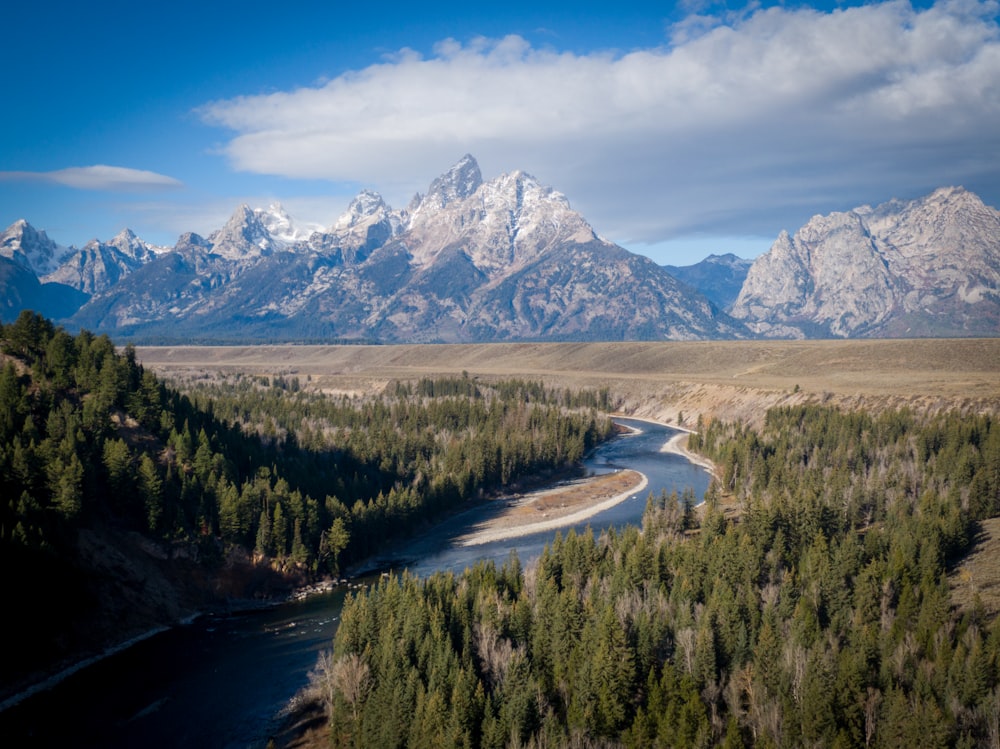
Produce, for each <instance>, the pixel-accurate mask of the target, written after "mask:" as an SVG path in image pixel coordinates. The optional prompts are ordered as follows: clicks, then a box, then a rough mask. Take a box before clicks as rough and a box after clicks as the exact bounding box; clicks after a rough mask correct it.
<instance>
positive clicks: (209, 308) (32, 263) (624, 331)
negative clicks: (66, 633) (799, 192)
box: [0, 155, 1000, 343]
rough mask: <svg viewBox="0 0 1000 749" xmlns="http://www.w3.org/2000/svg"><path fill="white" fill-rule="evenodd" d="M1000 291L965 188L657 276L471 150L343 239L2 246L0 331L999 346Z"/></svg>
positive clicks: (270, 230) (256, 222)
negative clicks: (931, 341)
mask: <svg viewBox="0 0 1000 749" xmlns="http://www.w3.org/2000/svg"><path fill="white" fill-rule="evenodd" d="M998 279H1000V213H998V212H997V211H996V210H995V209H993V208H989V207H987V206H985V205H983V203H982V201H980V200H979V199H978V198H977V197H976V196H975V195H974V194H972V193H970V192H968V191H965V190H963V189H961V188H943V189H941V190H938V191H936V192H934V193H933V194H932V195H930V196H927V197H926V198H922V199H919V200H915V201H909V202H900V201H890V202H889V203H886V204H883V205H881V206H878V207H877V208H870V207H861V208H857V209H854V210H853V211H848V212H846V213H834V214H830V215H829V216H825V217H821V216H817V217H814V218H813V219H812V220H810V222H808V223H807V224H806V225H805V226H804V227H802V228H801V229H799V230H798V231H797V232H796V233H795V235H794V236H789V235H788V234H787V233H782V234H781V235H780V236H779V237H778V239H777V241H776V242H775V243H774V245H773V246H772V248H771V250H770V251H769V252H767V253H765V254H764V255H761V256H760V257H759V258H757V260H755V261H754V262H753V263H752V264H751V262H750V261H748V260H743V259H740V258H737V257H735V256H733V255H721V256H715V255H713V256H711V257H709V258H707V259H706V260H705V261H703V262H701V263H698V264H696V265H694V266H687V267H674V266H667V267H661V266H658V265H656V264H655V263H654V262H653V261H652V260H650V259H648V258H646V257H643V256H640V255H636V254H633V253H631V252H629V251H627V250H625V249H623V248H622V247H619V246H618V245H615V244H613V243H611V242H609V241H607V240H606V239H603V238H602V237H600V236H599V235H598V234H597V233H596V232H595V231H594V229H593V228H592V227H591V226H590V225H589V224H588V223H587V221H586V220H585V219H584V218H583V217H582V216H581V215H580V214H579V213H578V212H576V211H574V210H573V209H572V208H571V207H570V204H569V202H568V201H567V199H566V198H565V197H564V196H563V195H562V194H561V193H559V192H557V191H556V190H554V189H552V188H551V187H547V186H545V185H542V184H540V183H539V182H538V180H536V179H535V178H533V177H532V176H530V175H528V174H526V173H524V172H521V171H515V172H513V173H511V174H503V175H501V176H499V177H497V178H495V179H493V180H489V181H485V180H484V179H483V177H482V174H481V172H480V169H479V165H478V164H477V163H476V161H475V159H474V158H473V157H471V156H468V155H467V156H465V157H463V158H462V159H461V160H460V161H459V162H458V163H456V164H455V165H454V166H453V167H452V168H451V169H449V170H448V171H447V172H445V173H444V174H442V175H441V176H439V177H438V178H437V179H435V180H433V181H432V182H431V184H430V186H429V187H428V189H427V192H426V194H423V195H420V194H418V195H416V196H414V198H413V200H411V201H410V204H409V205H408V206H407V207H406V208H405V209H394V208H392V207H390V206H389V205H387V204H386V202H385V201H384V200H383V198H382V197H381V196H380V195H379V194H378V193H375V192H373V191H370V190H364V191H362V192H361V193H360V194H359V195H358V196H357V197H356V198H354V200H353V201H352V202H351V203H350V205H349V206H348V208H347V211H346V212H345V213H344V214H343V215H342V216H341V217H340V218H338V219H337V221H336V222H334V224H333V225H332V226H330V227H327V228H322V227H300V226H298V225H297V224H296V223H295V222H294V221H293V220H292V219H291V217H289V216H288V215H287V213H285V211H284V210H283V209H282V208H281V206H280V205H272V206H270V207H269V208H267V209H251V208H250V207H249V206H246V205H242V206H240V207H239V208H237V210H236V211H235V212H234V213H233V215H232V216H231V217H230V219H229V220H228V221H227V222H226V224H225V225H224V226H223V227H221V228H220V229H218V230H217V231H215V232H213V233H212V234H210V235H209V236H208V237H201V236H199V235H197V234H194V233H187V234H183V235H181V237H180V238H179V239H178V241H177V243H176V244H175V245H174V246H173V247H157V246H153V245H150V244H148V243H146V242H144V241H142V240H141V239H139V238H138V237H136V236H135V235H134V234H133V233H132V232H131V231H129V230H127V229H126V230H124V231H122V232H121V233H120V234H118V235H117V236H116V237H114V238H113V239H111V240H109V241H107V242H100V241H97V240H93V241H91V242H88V243H87V244H86V245H85V246H84V247H83V248H82V249H76V248H72V247H70V248H67V247H62V246H60V245H57V244H56V243H55V242H53V241H52V240H51V239H49V238H48V237H47V236H46V234H45V232H42V231H38V230H36V229H34V228H33V227H31V225H30V224H28V223H27V222H26V221H18V222H16V223H15V224H13V225H11V227H9V228H8V229H7V230H6V232H4V234H3V235H2V237H0V293H2V299H3V303H2V306H0V319H5V320H6V319H10V318H12V317H13V316H16V314H17V311H18V310H19V309H20V308H28V307H30V308H33V309H35V310H37V311H39V312H42V313H43V314H47V315H48V316H50V317H53V318H54V319H56V320H58V321H59V322H60V323H62V324H64V325H65V326H67V327H68V328H70V329H74V328H79V327H84V328H88V329H90V330H93V331H96V332H107V333H109V334H113V335H114V336H115V337H116V338H126V339H128V338H131V339H133V340H143V341H147V342H157V341H159V342H174V341H178V340H185V341H201V342H233V343H235V342H250V341H262V340H268V341H273V340H282V341H314V342H319V341H378V342H403V341H408V342H473V341H510V340H553V341H560V340H694V339H720V338H735V339H738V338H749V337H758V336H765V337H814V336H823V337H831V336H832V337H854V336H889V335H892V336H911V335H958V336H969V335H997V334H998V332H1000V327H998V323H1000V296H998V292H997V288H998Z"/></svg>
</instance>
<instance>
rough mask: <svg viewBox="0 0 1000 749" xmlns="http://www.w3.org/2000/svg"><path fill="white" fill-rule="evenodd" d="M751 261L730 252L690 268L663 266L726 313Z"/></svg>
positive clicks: (688, 266) (738, 290) (709, 257)
mask: <svg viewBox="0 0 1000 749" xmlns="http://www.w3.org/2000/svg"><path fill="white" fill-rule="evenodd" d="M751 265H753V261H752V260H747V259H745V258H742V257H737V256H736V255H733V254H732V253H726V254H725V255H709V256H708V257H707V258H705V259H704V260H702V261H701V262H699V263H695V264H694V265H681V266H677V265H664V266H663V267H664V269H665V270H666V271H667V273H669V274H670V275H671V276H673V277H674V278H676V279H677V280H679V281H683V282H684V283H686V284H687V285H688V286H690V287H691V288H693V289H697V290H698V291H700V292H701V293H702V294H704V295H705V296H706V297H708V300H709V301H710V302H712V303H713V304H715V305H716V306H717V307H718V308H719V309H723V310H727V309H729V307H731V306H732V304H733V302H735V301H736V297H738V296H739V295H740V290H741V289H742V288H743V282H744V281H745V280H746V277H747V273H748V272H749V270H750V266H751Z"/></svg>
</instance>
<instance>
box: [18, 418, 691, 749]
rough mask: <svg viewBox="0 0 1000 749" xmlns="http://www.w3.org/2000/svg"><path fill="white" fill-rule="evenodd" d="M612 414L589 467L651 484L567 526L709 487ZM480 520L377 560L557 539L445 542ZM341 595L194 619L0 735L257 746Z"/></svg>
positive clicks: (21, 713) (41, 702)
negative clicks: (614, 432) (613, 428)
mask: <svg viewBox="0 0 1000 749" xmlns="http://www.w3.org/2000/svg"><path fill="white" fill-rule="evenodd" d="M616 421H618V422H619V423H622V424H625V425H626V426H629V427H632V428H633V429H636V430H637V432H638V433H636V434H631V435H628V436H624V437H620V438H616V439H614V440H612V441H610V442H608V443H605V444H603V445H601V446H600V447H598V448H597V450H595V451H594V453H593V454H592V455H591V456H590V457H589V458H588V460H587V461H586V468H587V470H588V471H590V472H592V473H606V472H608V471H613V470H617V469H621V468H631V469H634V470H637V471H640V472H642V473H644V474H645V475H646V476H647V478H648V480H649V485H648V486H647V487H646V488H645V489H643V490H642V492H640V493H638V494H636V495H634V496H632V497H630V498H629V499H627V500H625V501H623V502H621V503H619V504H618V505H616V506H615V507H613V508H610V509H608V510H606V511H605V512H602V513H600V514H598V515H595V516H594V517H592V518H590V519H589V520H588V521H587V522H586V523H583V524H581V525H579V526H576V528H577V530H578V531H583V530H585V529H586V527H587V526H589V527H591V528H593V529H594V531H595V533H596V532H599V531H601V530H604V529H606V528H608V527H612V526H614V527H623V526H624V525H627V524H629V523H632V524H638V523H639V522H640V521H641V519H642V513H643V510H644V509H645V504H646V498H647V497H648V496H649V494H650V492H652V493H654V494H659V493H660V491H661V490H665V491H667V492H668V493H669V492H672V491H675V490H676V491H677V492H678V493H680V492H681V491H683V490H684V489H685V488H687V487H690V488H692V489H694V491H695V494H696V495H697V496H698V497H699V498H700V497H702V496H703V495H704V493H705V490H706V489H707V487H708V481H709V475H708V474H707V473H706V472H705V470H704V469H702V468H700V467H698V466H695V465H693V464H692V463H690V462H689V461H687V460H686V459H685V458H683V457H681V456H678V455H674V454H671V453H665V452H662V451H661V450H662V448H663V446H664V445H665V444H666V443H667V441H668V440H669V439H670V438H671V437H672V436H673V435H675V434H676V431H675V430H673V429H670V428H669V427H665V426H662V425H659V424H653V423H650V422H644V421H637V420H633V419H616ZM482 519H483V510H481V509H480V510H474V511H470V512H468V513H463V514H462V515H459V516H456V517H454V518H451V519H450V520H449V521H448V522H447V523H445V524H442V525H441V526H439V527H438V528H436V529H435V530H434V531H433V532H432V533H430V534H427V535H425V536H424V537H423V538H422V540H421V541H420V542H418V543H413V544H410V545H408V546H405V547H403V548H401V549H399V550H398V551H397V552H396V553H395V554H393V555H392V556H391V557H386V558H385V559H383V560H380V562H381V563H382V564H383V566H388V567H392V568H395V569H402V568H404V567H405V568H407V569H409V570H410V571H411V572H413V573H414V574H417V575H420V576H426V575H429V574H431V573H433V572H435V571H438V570H452V571H454V572H461V571H462V570H464V569H465V568H466V567H468V566H470V565H472V564H474V563H475V562H476V561H478V560H481V559H492V560H495V561H496V562H497V563H501V562H503V561H504V560H506V559H507V558H508V556H509V555H510V552H511V550H515V551H516V552H517V554H518V556H519V558H520V560H521V562H522V564H524V565H527V564H530V563H531V561H532V560H534V559H536V558H537V557H538V556H539V555H540V554H541V552H542V550H543V549H544V547H545V545H546V544H548V543H550V542H551V540H552V538H553V537H554V535H555V531H548V532H545V533H539V534H536V535H533V536H524V537H521V538H516V539H511V540H509V541H498V542H494V543H488V544H482V545H478V546H460V545H458V544H457V543H455V539H456V538H458V537H459V536H461V535H463V534H464V533H467V532H468V530H469V527H470V526H471V525H472V524H474V523H475V522H480V521H481V520H482ZM567 530H568V529H564V530H563V531H562V533H563V534H565V533H566V532H567ZM344 596H345V592H344V591H342V590H338V591H334V592H332V593H329V594H326V595H321V596H315V597H313V598H310V599H307V600H305V601H301V602H297V603H289V604H284V605H281V606H279V607H275V608H269V609H264V610H261V611H254V612H249V613H243V614H239V615H234V616H228V617H202V618H200V619H198V620H196V621H195V622H193V623H192V624H190V625H187V626H183V627H177V628H175V629H172V630H170V631H168V632H165V633H163V634H160V635H157V636H155V637H152V638H150V639H148V640H146V641H144V642H141V643H139V644H137V645H134V646H132V647H130V648H128V649H127V650H125V651H122V652H121V653H118V654H116V655H114V656H111V657H109V658H106V659H104V660H103V661H100V662H99V663H97V664H95V665H93V666H90V667H88V668H86V669H83V670H81V671H80V672H78V673H76V674H74V675H73V676H70V677H69V678H67V679H65V680H64V681H62V682H61V683H60V684H58V685H57V686H56V687H54V688H53V689H51V690H48V691H46V692H44V693H41V694H39V695H36V696H34V697H31V698H29V699H27V700H25V701H24V702H22V703H21V704H19V705H17V706H15V707H13V708H10V709H8V710H6V711H4V712H3V713H0V743H2V744H3V745H4V746H11V747H14V746H17V747H50V746H59V745H62V746H74V747H106V748H108V749H119V748H120V749H125V748H126V747H148V748H149V749H158V748H162V749H168V748H170V749H172V748H174V747H178V748H179V747H185V748H195V749H197V748H198V747H205V748H206V749H209V748H211V749H219V748H220V747H221V748H227V749H228V748H231V749H245V748H247V747H253V748H257V747H263V746H264V745H265V744H266V743H267V739H268V737H269V736H271V735H273V734H274V733H275V732H276V731H277V729H278V726H279V718H278V717H277V716H278V713H279V712H280V711H281V709H282V708H283V707H284V706H285V705H286V704H287V703H288V701H289V700H290V699H291V697H292V696H293V695H294V694H295V693H296V692H297V691H298V690H299V689H300V688H301V687H302V686H303V685H304V684H305V683H306V681H307V679H308V672H309V670H310V669H311V668H312V667H313V666H314V665H315V663H316V657H317V654H318V653H319V651H321V650H322V649H324V648H328V647H329V646H330V644H331V640H332V638H333V634H334V632H335V631H336V626H337V619H338V617H339V614H340V609H341V606H342V605H343V601H344ZM11 645H12V643H8V646H11ZM14 646H16V645H14Z"/></svg>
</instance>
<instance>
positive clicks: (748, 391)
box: [138, 338, 1000, 424]
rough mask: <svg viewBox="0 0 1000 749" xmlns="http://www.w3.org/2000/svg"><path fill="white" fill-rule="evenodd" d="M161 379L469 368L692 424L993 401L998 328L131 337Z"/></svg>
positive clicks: (358, 385)
mask: <svg viewBox="0 0 1000 749" xmlns="http://www.w3.org/2000/svg"><path fill="white" fill-rule="evenodd" d="M138 357H139V359H140V360H141V361H142V362H143V364H144V365H145V366H147V367H148V368H150V369H152V370H153V371H155V372H157V373H160V374H163V375H166V376H169V377H181V378H183V377H201V376H212V375H214V374H217V373H220V372H221V373H234V372H244V373H253V374H261V375H264V374H267V375H279V374H280V375H285V376H290V375H291V376H298V377H299V379H300V381H301V382H302V384H303V385H304V386H306V387H310V388H316V389H321V390H324V391H327V392H330V393H347V394H364V393H371V392H377V391H379V390H381V389H382V388H383V387H385V385H386V384H387V383H389V382H391V381H393V380H397V379H402V380H413V379H417V378H420V377H425V376H435V375H457V374H460V373H462V372H468V373H469V375H470V376H474V377H482V378H504V377H513V376H516V377H526V378H531V379H539V380H542V381H544V382H545V383H546V384H549V385H551V386H556V387H570V388H579V387H604V386H606V387H608V388H609V389H610V390H611V392H612V393H613V394H614V395H616V396H617V397H618V398H619V399H620V410H621V411H623V412H625V413H629V414H632V415H635V416H644V417H648V418H654V419H657V420H660V421H664V422H673V423H676V421H677V418H678V416H679V415H683V416H684V420H685V423H688V424H693V423H694V421H695V420H696V418H697V416H698V415H699V414H705V415H706V416H712V417H719V418H736V419H745V420H748V421H756V420H757V419H759V418H760V416H761V415H762V414H763V413H764V411H766V409H767V408H768V407H770V406H773V405H781V404H793V403H805V402H824V403H833V404H837V405H840V406H843V407H858V406H864V407H866V408H871V409H876V410H877V409H880V408H885V407H896V406H903V405H908V406H910V407H913V408H917V409H920V410H924V409H926V410H939V409H947V408H961V409H967V410H972V411H993V412H995V411H997V410H998V408H1000V338H992V339H909V340H849V341H841V340H837V341H697V342H662V343H660V342H622V343H495V344H464V345H462V344H441V345H392V346H294V345H286V346H214V347H212V346H206V347H203V346H170V347H140V348H139V349H138Z"/></svg>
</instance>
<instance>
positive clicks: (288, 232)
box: [254, 202, 323, 245]
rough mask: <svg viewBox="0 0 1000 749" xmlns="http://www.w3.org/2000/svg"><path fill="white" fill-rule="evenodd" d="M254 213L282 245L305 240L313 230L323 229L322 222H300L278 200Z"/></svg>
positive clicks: (272, 236)
mask: <svg viewBox="0 0 1000 749" xmlns="http://www.w3.org/2000/svg"><path fill="white" fill-rule="evenodd" d="M254 214H255V215H256V216H257V219H258V220H259V221H260V223H261V225H262V226H263V227H264V228H265V229H266V230H267V232H268V234H270V235H271V239H272V240H274V241H275V242H278V243H280V244H282V245H291V244H294V243H296V242H302V241H305V240H307V239H309V237H310V236H311V235H312V234H313V232H316V231H322V230H323V227H322V226H321V225H320V224H299V223H298V222H296V221H295V220H294V219H293V218H292V217H291V216H290V215H289V214H288V211H286V210H285V207H284V206H283V205H281V203H278V202H274V203H271V204H270V205H269V206H268V207H267V208H266V209H265V208H257V209H255V210H254Z"/></svg>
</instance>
